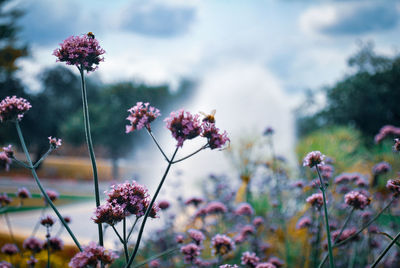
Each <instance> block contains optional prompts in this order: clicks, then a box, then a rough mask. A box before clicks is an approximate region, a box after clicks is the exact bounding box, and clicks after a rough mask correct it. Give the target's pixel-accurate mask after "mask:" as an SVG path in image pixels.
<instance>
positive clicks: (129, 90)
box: [62, 81, 193, 178]
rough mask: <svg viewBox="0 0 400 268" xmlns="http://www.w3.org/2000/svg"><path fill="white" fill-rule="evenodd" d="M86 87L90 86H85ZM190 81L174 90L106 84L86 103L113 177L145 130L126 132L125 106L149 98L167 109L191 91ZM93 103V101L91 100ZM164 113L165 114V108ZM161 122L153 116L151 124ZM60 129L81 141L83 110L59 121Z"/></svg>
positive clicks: (70, 139) (75, 141)
mask: <svg viewBox="0 0 400 268" xmlns="http://www.w3.org/2000/svg"><path fill="white" fill-rule="evenodd" d="M88 88H89V87H88ZM192 88H193V84H192V83H191V82H189V81H183V82H182V83H181V86H180V87H179V89H178V90H177V91H176V92H171V90H170V89H169V87H168V86H167V85H161V86H147V85H144V84H134V83H131V82H125V83H117V84H112V85H107V86H105V87H104V88H103V90H101V92H100V95H99V101H98V102H92V101H90V102H91V103H92V104H91V103H89V110H90V120H91V122H92V126H91V128H92V135H93V142H94V145H95V146H97V149H99V147H100V146H101V147H102V148H103V149H105V151H106V154H107V158H109V159H111V160H112V164H113V177H114V178H118V160H119V159H120V158H122V157H124V156H126V155H127V154H128V153H130V152H132V151H133V148H135V147H136V146H138V145H139V144H142V143H143V142H142V141H143V137H144V136H145V135H147V133H145V131H138V132H134V133H132V134H130V135H127V134H125V125H127V124H128V121H127V120H126V118H127V117H128V112H127V110H128V109H129V108H131V107H132V106H134V105H135V104H136V102H139V101H142V102H150V104H151V105H152V106H154V107H157V108H158V109H160V110H161V113H163V111H167V110H168V109H169V108H170V107H171V106H172V105H173V104H177V103H179V102H181V101H182V100H183V99H185V98H186V97H187V96H188V94H189V93H190V92H191V89H192ZM94 103H95V104H94ZM164 115H167V114H166V112H164ZM161 124H162V121H161V120H156V121H155V122H154V123H153V124H152V128H153V129H157V128H159V127H160V125H161ZM62 132H63V134H64V137H65V138H66V139H67V141H68V142H71V143H73V144H75V145H81V144H83V143H84V129H83V118H82V112H81V111H80V110H76V111H75V113H74V114H73V115H72V116H69V119H68V120H67V121H65V122H64V124H63V125H62Z"/></svg>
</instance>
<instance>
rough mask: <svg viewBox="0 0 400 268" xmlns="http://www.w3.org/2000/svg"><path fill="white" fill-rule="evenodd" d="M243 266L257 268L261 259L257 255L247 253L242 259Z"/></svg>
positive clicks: (244, 253)
mask: <svg viewBox="0 0 400 268" xmlns="http://www.w3.org/2000/svg"><path fill="white" fill-rule="evenodd" d="M240 260H241V261H242V264H243V265H247V266H248V267H256V266H257V264H258V262H259V261H260V258H259V257H257V255H256V253H254V252H249V251H245V252H243V254H242V257H241V258H240Z"/></svg>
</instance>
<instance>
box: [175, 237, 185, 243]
mask: <svg viewBox="0 0 400 268" xmlns="http://www.w3.org/2000/svg"><path fill="white" fill-rule="evenodd" d="M183 240H184V237H183V235H177V236H175V242H176V243H178V244H182V243H183Z"/></svg>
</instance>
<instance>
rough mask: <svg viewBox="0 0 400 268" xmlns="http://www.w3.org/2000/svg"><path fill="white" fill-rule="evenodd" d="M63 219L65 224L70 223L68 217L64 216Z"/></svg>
mask: <svg viewBox="0 0 400 268" xmlns="http://www.w3.org/2000/svg"><path fill="white" fill-rule="evenodd" d="M63 219H64V221H65V222H66V223H71V217H70V216H64V217H63Z"/></svg>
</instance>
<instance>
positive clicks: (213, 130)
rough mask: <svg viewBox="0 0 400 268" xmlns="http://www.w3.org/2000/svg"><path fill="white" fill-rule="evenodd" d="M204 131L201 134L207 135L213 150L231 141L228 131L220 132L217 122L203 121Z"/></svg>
mask: <svg viewBox="0 0 400 268" xmlns="http://www.w3.org/2000/svg"><path fill="white" fill-rule="evenodd" d="M202 126H203V131H202V132H201V136H202V137H205V138H206V139H207V141H208V146H209V147H210V149H211V150H213V149H219V148H222V147H223V146H224V145H225V144H226V143H227V142H229V141H230V139H229V138H228V134H227V133H226V131H224V132H223V133H220V131H219V129H218V128H217V127H215V124H213V123H209V122H203V124H202Z"/></svg>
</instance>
